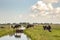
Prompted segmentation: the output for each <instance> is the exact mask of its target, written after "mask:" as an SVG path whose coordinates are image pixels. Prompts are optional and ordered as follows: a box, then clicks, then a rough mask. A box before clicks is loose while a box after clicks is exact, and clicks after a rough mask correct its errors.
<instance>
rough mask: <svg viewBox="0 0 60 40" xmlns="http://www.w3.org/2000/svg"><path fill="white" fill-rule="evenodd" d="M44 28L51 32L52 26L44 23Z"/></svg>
mask: <svg viewBox="0 0 60 40" xmlns="http://www.w3.org/2000/svg"><path fill="white" fill-rule="evenodd" d="M43 29H44V30H48V31H49V32H51V26H50V25H44V26H43Z"/></svg>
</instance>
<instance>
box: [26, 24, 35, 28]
mask: <svg viewBox="0 0 60 40" xmlns="http://www.w3.org/2000/svg"><path fill="white" fill-rule="evenodd" d="M30 27H34V25H33V24H28V25H27V27H26V28H30Z"/></svg>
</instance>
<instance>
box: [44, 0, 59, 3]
mask: <svg viewBox="0 0 60 40" xmlns="http://www.w3.org/2000/svg"><path fill="white" fill-rule="evenodd" d="M43 1H44V2H46V3H57V2H58V1H59V0H43Z"/></svg>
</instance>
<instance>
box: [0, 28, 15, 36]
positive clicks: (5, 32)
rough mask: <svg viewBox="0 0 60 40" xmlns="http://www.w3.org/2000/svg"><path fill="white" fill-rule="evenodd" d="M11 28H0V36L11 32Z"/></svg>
mask: <svg viewBox="0 0 60 40" xmlns="http://www.w3.org/2000/svg"><path fill="white" fill-rule="evenodd" d="M13 32H14V30H13V29H12V28H0V37H2V36H5V35H8V34H11V33H13Z"/></svg>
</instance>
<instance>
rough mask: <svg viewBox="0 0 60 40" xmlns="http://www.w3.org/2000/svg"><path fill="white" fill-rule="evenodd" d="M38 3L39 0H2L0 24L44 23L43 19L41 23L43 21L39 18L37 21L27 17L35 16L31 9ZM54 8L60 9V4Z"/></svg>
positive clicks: (0, 1)
mask: <svg viewBox="0 0 60 40" xmlns="http://www.w3.org/2000/svg"><path fill="white" fill-rule="evenodd" d="M37 1H38V0H0V23H14V22H16V23H19V22H43V21H42V20H43V19H42V20H41V21H39V20H40V19H41V18H40V19H39V17H36V19H38V20H35V18H31V17H29V16H27V15H30V14H34V13H31V7H32V6H33V5H34V4H35V3H37ZM57 4H58V5H57ZM53 6H54V7H60V2H58V3H56V4H54V5H53ZM22 16H23V17H22ZM25 17H26V18H25ZM32 20H34V21H32ZM45 22H46V21H45ZM56 22H57V21H56ZM58 22H59V21H58Z"/></svg>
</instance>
